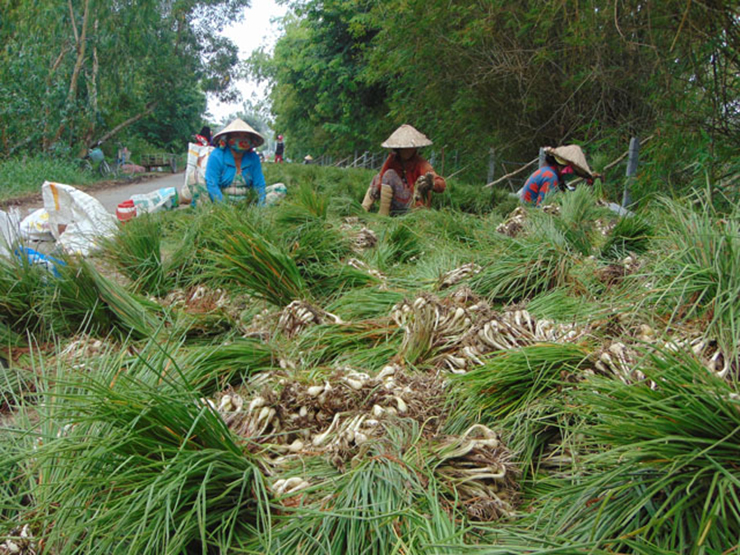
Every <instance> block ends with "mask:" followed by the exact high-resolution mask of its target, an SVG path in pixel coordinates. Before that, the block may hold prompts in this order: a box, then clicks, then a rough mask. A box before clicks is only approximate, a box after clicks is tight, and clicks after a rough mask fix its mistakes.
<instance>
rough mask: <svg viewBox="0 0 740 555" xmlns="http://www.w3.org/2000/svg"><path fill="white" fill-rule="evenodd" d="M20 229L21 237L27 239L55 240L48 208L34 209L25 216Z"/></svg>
mask: <svg viewBox="0 0 740 555" xmlns="http://www.w3.org/2000/svg"><path fill="white" fill-rule="evenodd" d="M20 229H21V237H23V239H25V240H27V241H54V235H53V234H52V232H51V224H50V223H49V212H47V210H46V208H39V209H37V210H34V211H33V212H31V213H30V214H29V215H28V216H26V217H25V218H23V221H22V222H21V228H20Z"/></svg>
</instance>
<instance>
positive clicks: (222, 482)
mask: <svg viewBox="0 0 740 555" xmlns="http://www.w3.org/2000/svg"><path fill="white" fill-rule="evenodd" d="M157 375H160V376H165V378H164V380H165V384H166V385H167V387H162V385H161V384H160V383H159V381H160V380H159V379H158V376H157ZM154 380H156V381H154ZM45 390H46V392H47V393H46V395H45V396H44V399H43V402H42V403H41V405H40V408H39V419H40V424H39V425H38V427H37V429H38V430H39V431H38V441H36V439H32V440H31V441H30V442H29V443H35V444H36V445H35V446H32V445H29V451H28V453H27V457H28V460H29V461H33V467H32V470H31V472H32V473H33V475H34V476H36V479H37V480H38V484H39V485H38V487H36V488H35V489H34V490H33V492H32V494H33V501H34V506H35V511H34V513H33V515H27V516H26V518H27V519H28V520H29V522H30V523H31V524H32V526H33V528H34V529H35V530H40V531H41V532H40V534H42V536H43V539H44V540H45V545H46V546H47V548H48V549H49V550H51V551H52V552H64V553H101V554H103V553H105V554H110V553H142V554H143V553H151V554H161V553H189V552H203V553H208V552H221V553H226V552H231V547H232V546H233V545H235V543H236V539H235V538H236V536H237V535H251V534H253V533H255V531H256V530H260V529H266V528H267V527H268V520H267V519H268V516H267V515H268V513H267V499H266V492H265V490H264V486H263V478H262V473H261V472H260V470H259V467H258V463H257V461H256V460H255V459H254V458H253V457H252V456H251V455H249V454H248V453H246V452H244V451H243V450H242V449H241V448H240V447H239V446H238V445H237V444H236V443H235V442H234V441H233V439H232V436H231V434H230V432H229V430H228V429H227V428H226V426H225V424H224V423H223V421H222V420H221V418H220V417H219V416H218V415H217V414H216V413H215V412H213V410H212V409H211V408H210V407H209V406H208V405H207V404H206V403H202V402H200V401H199V400H198V396H197V395H196V394H195V392H194V391H193V390H192V389H191V388H190V387H189V386H187V385H186V384H184V383H182V382H178V381H177V379H174V380H173V379H171V378H169V377H168V373H167V372H166V371H163V369H162V368H142V367H139V368H138V369H137V367H132V368H130V369H129V371H127V372H121V370H120V368H119V366H118V364H113V363H109V364H101V365H100V366H99V367H98V368H97V370H96V372H87V373H84V374H80V375H76V374H74V373H70V372H65V377H64V378H63V379H60V376H51V375H50V376H49V381H48V382H47V383H46V387H45Z"/></svg>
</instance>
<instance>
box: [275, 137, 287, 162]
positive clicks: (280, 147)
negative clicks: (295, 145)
mask: <svg viewBox="0 0 740 555" xmlns="http://www.w3.org/2000/svg"><path fill="white" fill-rule="evenodd" d="M284 153H285V143H284V142H283V136H282V135H278V140H277V145H275V162H282V161H283V154H284Z"/></svg>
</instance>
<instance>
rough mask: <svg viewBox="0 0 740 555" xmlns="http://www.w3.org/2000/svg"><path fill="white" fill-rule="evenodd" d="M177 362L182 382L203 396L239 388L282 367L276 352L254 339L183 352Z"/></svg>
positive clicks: (181, 350) (178, 355)
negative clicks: (253, 378) (258, 376)
mask: <svg viewBox="0 0 740 555" xmlns="http://www.w3.org/2000/svg"><path fill="white" fill-rule="evenodd" d="M175 359H176V360H177V367H178V368H179V371H180V372H182V376H183V379H184V380H185V381H186V382H187V383H188V384H189V385H190V386H192V387H193V388H194V389H196V390H197V391H199V392H200V393H201V394H202V395H211V394H212V393H213V392H215V391H222V390H223V389H225V388H226V387H227V386H228V385H238V384H239V383H241V382H242V381H243V380H245V379H246V378H248V377H249V376H251V375H252V374H255V373H257V372H260V371H264V370H269V369H271V368H275V367H278V366H279V360H278V354H277V353H276V352H275V350H274V349H273V348H272V347H270V346H269V345H266V344H265V343H262V342H261V341H257V340H254V339H238V340H236V341H233V342H228V343H226V344H214V345H204V346H201V347H195V348H182V349H180V351H179V352H178V353H177V355H176V356H175Z"/></svg>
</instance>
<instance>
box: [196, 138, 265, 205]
mask: <svg viewBox="0 0 740 555" xmlns="http://www.w3.org/2000/svg"><path fill="white" fill-rule="evenodd" d="M241 170H242V171H241V174H242V177H243V178H244V183H246V184H247V186H248V187H251V188H253V189H256V191H257V197H258V199H259V200H258V202H257V204H258V205H260V206H262V205H263V204H264V203H265V177H264V175H262V163H261V162H260V157H259V156H258V155H257V153H256V152H255V151H253V150H250V151H249V152H245V153H244V154H243V155H242V167H241ZM235 177H236V162H235V161H234V154H233V153H232V152H231V149H230V148H228V147H224V148H216V149H214V150H213V152H211V154H210V156H208V165H207V166H206V189H208V196H210V197H211V200H212V201H213V202H221V201H222V200H223V199H224V195H223V193H222V192H221V189H225V188H226V187H228V186H230V185H231V183H232V182H233V181H234V178H235Z"/></svg>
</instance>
